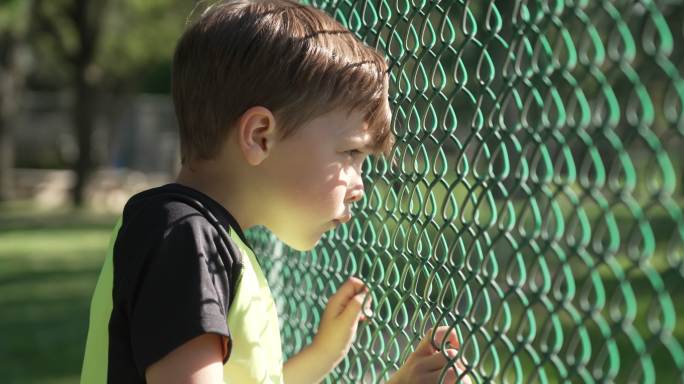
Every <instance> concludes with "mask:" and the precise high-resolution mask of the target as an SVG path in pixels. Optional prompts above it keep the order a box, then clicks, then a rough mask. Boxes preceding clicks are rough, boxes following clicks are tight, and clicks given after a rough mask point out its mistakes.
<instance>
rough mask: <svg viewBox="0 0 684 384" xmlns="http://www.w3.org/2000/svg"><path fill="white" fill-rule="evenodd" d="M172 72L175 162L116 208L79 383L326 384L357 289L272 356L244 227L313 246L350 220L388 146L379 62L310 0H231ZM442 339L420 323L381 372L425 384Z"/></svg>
mask: <svg viewBox="0 0 684 384" xmlns="http://www.w3.org/2000/svg"><path fill="white" fill-rule="evenodd" d="M172 81H173V87H172V94H173V101H174V106H175V109H176V114H177V118H178V122H179V129H180V142H181V155H182V167H181V171H180V173H179V175H178V177H177V179H176V182H175V183H172V184H168V185H165V186H161V187H157V188H153V189H150V190H147V191H144V192H141V193H139V194H137V195H135V196H133V197H132V198H131V199H130V200H129V201H128V203H127V204H126V207H125V208H124V211H123V215H122V218H121V220H120V222H119V223H118V224H117V227H116V229H115V234H116V237H115V240H114V242H113V245H112V247H111V248H112V250H111V253H110V254H109V255H108V257H107V258H106V261H105V265H104V267H103V269H102V272H101V274H100V278H99V280H98V283H97V286H96V289H95V293H94V295H93V301H92V304H91V315H90V326H89V331H88V340H87V343H86V352H85V357H84V362H83V371H82V377H81V382H82V383H87V384H91V383H104V382H110V383H146V382H147V383H222V382H230V383H282V382H287V383H313V382H318V381H321V380H322V379H323V378H324V377H325V375H326V374H328V373H329V372H330V371H331V370H332V369H333V368H334V367H335V366H336V365H337V364H338V363H339V362H340V361H341V360H342V359H343V358H344V356H345V354H346V353H347V351H348V350H349V348H350V345H351V343H352V340H353V337H354V334H355V332H356V328H357V324H358V322H359V320H361V319H363V318H364V315H363V313H362V312H363V311H362V304H363V303H364V302H365V303H366V305H367V308H366V310H369V308H368V305H370V301H369V300H367V299H365V294H366V293H367V291H368V290H367V288H366V287H365V286H364V284H363V282H362V281H361V280H359V279H357V278H353V277H352V278H350V279H349V280H348V281H347V282H346V283H344V284H343V285H342V286H341V287H340V288H339V289H338V291H337V292H336V293H335V294H334V295H333V296H331V297H330V299H329V301H328V304H327V306H326V309H325V312H324V314H323V317H322V320H321V323H320V327H319V329H318V332H317V333H316V336H315V337H314V339H313V342H312V344H311V345H309V346H307V347H305V348H304V349H303V350H302V351H301V352H300V353H299V354H297V355H296V356H293V357H292V358H291V359H289V360H288V361H287V362H286V363H285V364H284V365H283V362H282V356H281V343H280V334H279V328H278V318H277V312H276V309H275V305H274V302H273V298H272V297H271V293H270V291H269V288H268V284H267V282H266V279H265V277H264V275H263V272H262V271H261V268H260V266H259V263H258V260H257V258H256V257H255V255H254V253H253V252H252V249H251V248H250V246H249V244H248V242H247V240H246V239H245V237H244V235H243V232H242V229H243V228H250V227H253V226H256V225H264V226H266V227H267V228H269V229H270V230H271V231H272V232H273V233H274V234H276V235H277V236H278V237H279V238H280V239H281V240H282V241H283V242H285V243H286V244H288V245H289V246H291V247H293V248H295V249H299V250H308V249H311V248H312V247H314V246H315V245H316V243H317V242H318V240H319V239H320V238H321V236H322V235H323V234H324V233H325V232H326V231H328V230H330V229H332V228H334V227H335V226H336V225H339V224H340V223H344V222H346V221H348V220H349V219H350V218H351V211H350V206H351V205H352V204H353V203H354V202H356V201H358V200H359V199H361V197H362V195H363V183H362V177H361V165H362V163H363V161H364V157H365V156H367V155H368V154H369V153H385V154H386V153H387V152H388V151H389V149H390V147H391V145H392V135H391V133H390V128H389V126H390V116H391V115H390V110H389V105H388V95H387V92H388V76H387V66H386V63H385V62H384V59H383V58H382V56H380V55H379V54H378V53H377V52H375V51H373V50H372V49H370V48H368V47H366V46H364V45H363V44H362V43H361V42H359V41H358V40H356V39H355V38H354V37H353V35H352V34H351V33H350V32H349V31H347V30H345V29H344V28H343V27H342V26H341V25H340V24H339V23H337V22H336V21H335V20H334V19H332V18H331V17H329V16H328V15H326V14H325V13H323V12H321V11H319V10H317V9H315V8H311V7H306V6H302V5H299V4H298V3H296V2H295V1H291V0H266V1H248V0H238V1H227V2H221V3H219V4H216V5H214V6H212V7H210V8H208V9H207V10H206V11H205V12H204V13H203V14H202V15H201V16H200V17H199V19H198V21H197V22H195V23H194V24H193V25H191V26H190V27H189V28H188V29H187V31H186V32H185V33H184V34H183V36H182V37H181V39H180V41H179V43H178V46H177V48H176V52H175V55H174V61H173V79H172ZM433 337H434V340H433ZM447 342H450V343H451V344H452V345H453V346H454V347H456V346H458V341H457V340H456V336H455V333H454V332H453V331H451V332H448V330H447V328H445V327H441V328H437V329H436V330H435V332H434V335H433V333H432V332H430V333H428V334H427V335H426V337H425V338H424V339H423V341H422V342H421V343H420V344H419V346H418V347H417V349H416V351H415V352H414V353H413V354H412V355H411V356H410V357H409V359H408V360H407V362H406V363H405V364H404V365H403V366H402V368H401V369H400V370H399V371H398V372H397V373H396V374H395V375H394V376H393V377H392V378H391V382H396V383H403V382H420V383H429V382H436V381H437V379H438V377H439V375H440V372H441V370H442V368H443V367H444V366H445V365H446V364H448V363H449V362H450V361H451V364H453V359H454V356H456V349H453V348H449V347H447V346H446V343H447ZM433 343H434V344H433ZM459 368H460V369H463V366H462V365H459ZM456 374H457V373H456V372H455V371H454V369H453V368H451V369H449V371H448V374H447V376H446V377H447V381H450V382H453V381H454V380H455V379H456Z"/></svg>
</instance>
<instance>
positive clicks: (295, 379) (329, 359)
mask: <svg viewBox="0 0 684 384" xmlns="http://www.w3.org/2000/svg"><path fill="white" fill-rule="evenodd" d="M342 357H344V356H342ZM340 361H341V358H340V357H337V356H334V355H331V354H330V352H329V351H326V350H325V348H318V347H317V345H316V344H313V343H312V344H309V345H307V346H306V347H305V348H304V349H302V350H301V351H299V353H297V354H296V355H294V356H292V357H291V358H289V359H288V360H287V361H286V362H285V364H284V365H283V380H284V381H285V384H293V383H306V384H309V383H319V382H321V381H322V380H323V379H324V378H325V377H326V376H327V375H328V373H330V371H332V370H333V368H335V367H336V366H337V364H339V362H340Z"/></svg>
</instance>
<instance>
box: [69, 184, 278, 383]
mask: <svg viewBox="0 0 684 384" xmlns="http://www.w3.org/2000/svg"><path fill="white" fill-rule="evenodd" d="M204 333H217V334H220V335H223V336H225V337H227V338H228V339H229V340H230V341H229V343H228V344H229V345H228V348H227V350H226V354H225V357H224V380H225V382H226V383H282V382H283V376H282V367H283V361H282V349H281V340H280V330H279V324H278V314H277V310H276V306H275V303H274V300H273V297H272V295H271V291H270V289H269V287H268V282H267V281H266V278H265V276H264V273H263V272H262V270H261V267H260V265H259V262H258V260H257V258H256V256H255V254H254V252H253V251H252V249H251V248H250V247H249V245H248V242H247V241H246V239H245V237H244V234H243V233H242V230H241V229H240V227H239V225H238V223H237V222H236V221H235V219H234V218H233V217H232V216H231V215H230V213H229V212H228V211H227V210H226V209H225V208H224V207H222V206H221V205H219V204H218V203H217V202H216V201H214V200H212V199H211V198H210V197H208V196H206V195H204V194H202V193H201V192H199V191H196V190H194V189H191V188H188V187H185V186H183V185H180V184H168V185H165V186H162V187H158V188H154V189H151V190H148V191H144V192H141V193H139V194H137V195H135V196H133V197H132V198H131V199H130V200H129V201H128V203H127V204H126V207H125V208H124V212H123V215H122V218H121V219H120V220H119V222H118V223H117V225H116V227H115V229H114V234H113V236H112V242H111V244H110V247H109V252H108V254H107V256H106V258H105V262H104V265H103V267H102V270H101V272H100V276H99V278H98V281H97V285H96V287H95V292H94V294H93V298H92V301H91V308H90V323H89V329H88V339H87V342H86V350H85V356H84V359H83V370H82V373H81V383H84V384H91V383H92V384H98V383H145V369H146V368H147V367H148V366H149V365H150V364H153V363H154V362H156V361H158V360H159V359H161V358H163V357H164V356H165V355H166V354H168V353H169V352H171V351H173V350H174V349H175V348H177V347H179V346H180V345H182V344H183V343H185V342H186V341H189V340H191V339H192V338H194V337H197V336H199V335H201V334H204Z"/></svg>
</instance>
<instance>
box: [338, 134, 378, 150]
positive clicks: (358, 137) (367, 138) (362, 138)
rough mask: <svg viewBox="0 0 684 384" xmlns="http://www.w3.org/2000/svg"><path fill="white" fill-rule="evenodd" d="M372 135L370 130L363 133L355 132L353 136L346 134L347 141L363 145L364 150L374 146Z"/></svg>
mask: <svg viewBox="0 0 684 384" xmlns="http://www.w3.org/2000/svg"><path fill="white" fill-rule="evenodd" d="M372 139H373V137H372V135H371V134H369V133H368V132H364V133H363V134H354V135H352V136H345V141H347V142H350V143H352V144H354V145H361V149H362V150H364V151H369V150H370V149H371V147H372V144H373V143H372Z"/></svg>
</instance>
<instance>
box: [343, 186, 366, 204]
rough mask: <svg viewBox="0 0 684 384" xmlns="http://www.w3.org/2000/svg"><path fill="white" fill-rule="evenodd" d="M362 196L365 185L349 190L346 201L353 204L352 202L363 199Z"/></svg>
mask: <svg viewBox="0 0 684 384" xmlns="http://www.w3.org/2000/svg"><path fill="white" fill-rule="evenodd" d="M362 197H363V186H361V187H360V188H359V187H356V188H354V189H352V190H350V191H349V193H348V195H347V199H346V201H345V202H346V203H347V204H352V203H355V202H357V201H359V200H361V198H362Z"/></svg>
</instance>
